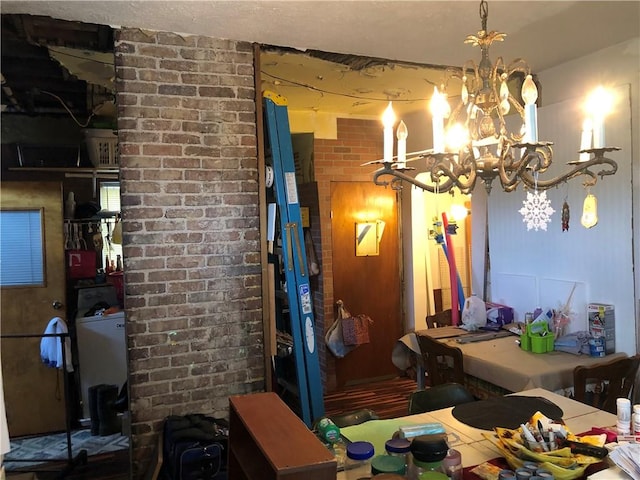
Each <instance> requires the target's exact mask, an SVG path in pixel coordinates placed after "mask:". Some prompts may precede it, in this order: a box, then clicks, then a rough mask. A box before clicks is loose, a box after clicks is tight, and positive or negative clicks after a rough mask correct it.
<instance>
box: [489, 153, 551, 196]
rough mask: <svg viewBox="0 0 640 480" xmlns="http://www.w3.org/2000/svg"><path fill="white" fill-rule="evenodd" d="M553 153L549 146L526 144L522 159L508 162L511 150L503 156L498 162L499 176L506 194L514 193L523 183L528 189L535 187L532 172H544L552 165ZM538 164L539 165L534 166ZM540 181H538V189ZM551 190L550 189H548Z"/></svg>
mask: <svg viewBox="0 0 640 480" xmlns="http://www.w3.org/2000/svg"><path fill="white" fill-rule="evenodd" d="M524 146H525V145H517V144H516V145H514V146H513V147H512V148H518V147H524ZM552 157H553V151H552V150H551V147H550V146H549V144H535V145H534V144H526V150H525V152H524V154H523V155H522V158H521V159H520V160H518V161H516V162H513V163H511V162H510V163H508V164H507V162H506V160H507V159H508V158H512V154H511V149H509V151H508V152H506V154H505V155H502V156H501V158H500V161H499V162H498V176H499V178H500V184H501V185H502V188H503V189H504V191H505V192H512V191H514V190H515V189H516V188H517V187H518V184H519V183H520V182H521V181H522V182H523V183H524V184H525V185H527V186H528V187H532V188H533V187H534V185H535V179H534V178H533V175H531V173H530V172H538V173H540V172H544V171H546V170H547V168H548V167H549V165H550V164H551V158H552ZM532 162H537V165H532ZM539 186H540V181H539V180H538V187H539ZM547 188H549V187H547Z"/></svg>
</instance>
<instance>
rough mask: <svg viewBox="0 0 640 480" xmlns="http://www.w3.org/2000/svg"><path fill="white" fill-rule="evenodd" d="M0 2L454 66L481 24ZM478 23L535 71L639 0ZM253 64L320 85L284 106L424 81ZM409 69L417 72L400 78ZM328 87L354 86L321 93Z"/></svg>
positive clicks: (500, 12)
mask: <svg viewBox="0 0 640 480" xmlns="http://www.w3.org/2000/svg"><path fill="white" fill-rule="evenodd" d="M0 8H1V11H2V13H27V14H35V15H46V16H51V17H54V18H59V19H63V20H78V21H83V22H88V23H97V24H105V25H111V26H114V27H119V26H124V27H139V28H143V29H149V30H159V31H169V32H176V33H181V34H197V35H206V36H210V37H215V38H227V39H233V40H244V41H250V42H257V43H261V44H268V45H276V46H283V47H293V48H295V49H298V50H300V51H304V50H322V51H326V52H334V53H345V54H355V55H364V56H371V57H379V58H386V59H390V60H397V61H402V62H416V63H420V64H429V65H441V66H442V65H455V66H460V65H462V64H463V63H464V62H465V61H466V60H467V59H475V60H476V61H477V59H478V58H479V50H478V48H476V47H471V46H468V45H464V44H463V41H464V39H465V37H466V36H467V35H469V34H475V33H477V31H478V30H480V27H481V24H480V17H479V2H477V1H462V0H457V1H364V0H363V1H359V0H351V1H348V0H344V1H231V0H229V1H221V0H217V1H216V0H209V1H171V2H167V1H150V0H147V1H11V0H2V2H1V3H0ZM487 26H488V29H489V30H497V31H499V32H504V33H507V34H508V36H507V38H506V40H505V42H504V43H496V44H494V45H493V46H492V49H491V54H492V58H497V57H498V56H502V57H503V58H504V60H505V61H507V62H509V61H511V60H514V59H515V58H517V57H522V58H525V59H526V60H527V61H528V63H529V65H530V67H531V69H532V71H533V72H534V73H535V72H536V71H541V70H544V69H547V68H550V67H553V66H555V65H558V64H560V63H563V62H566V61H567V60H570V59H572V58H576V57H580V56H582V55H585V54H587V53H589V52H592V51H595V50H599V49H602V48H605V47H607V46H610V45H614V44H617V43H620V42H622V41H625V40H628V39H630V38H634V37H638V36H640V2H638V1H637V0H633V1H618V2H615V1H499V0H494V1H491V2H489V18H488V25H487ZM303 57H304V58H303ZM300 65H302V66H300ZM262 70H263V80H264V81H265V82H266V84H265V86H269V85H271V86H274V84H273V82H275V81H276V79H275V78H274V77H273V76H272V75H275V76H280V77H283V76H284V77H286V80H293V81H295V82H297V83H302V84H304V85H311V86H313V87H315V88H317V89H319V90H322V91H323V92H324V93H322V92H318V91H317V90H314V89H313V88H307V87H301V86H300V85H298V86H294V87H293V88H292V89H286V88H284V85H285V83H287V82H282V81H280V82H279V83H280V85H276V86H275V87H274V88H276V89H278V91H279V93H281V94H283V95H284V96H286V97H287V98H288V100H289V104H290V108H294V107H296V106H298V105H299V106H300V108H308V109H313V110H319V109H331V108H337V107H335V106H334V105H333V103H332V102H334V101H336V100H338V99H341V100H340V101H341V102H343V103H344V100H346V105H347V106H346V107H344V108H349V109H350V110H349V111H350V112H351V113H352V114H356V115H368V114H371V112H372V110H371V108H373V109H375V110H376V111H377V112H378V113H379V112H381V111H382V107H381V105H380V104H381V103H382V102H373V101H370V100H368V99H370V98H376V99H381V100H382V101H386V100H387V99H396V98H397V99H400V98H403V99H405V100H406V99H410V98H418V99H424V98H427V96H430V94H431V91H432V90H433V86H432V82H433V80H430V79H429V78H427V76H428V74H427V73H425V72H424V71H422V70H421V69H418V68H407V67H406V66H397V65H395V66H394V65H388V66H386V67H384V68H383V67H376V68H372V69H368V70H363V71H360V72H352V71H349V69H348V68H346V67H344V66H342V65H338V64H332V63H330V62H325V61H323V60H317V59H314V60H313V61H311V60H309V59H307V58H306V56H304V55H303V56H300V55H298V56H296V55H291V54H287V55H280V54H278V55H265V56H263V58H262ZM382 73H384V78H383V79H382V78H381V77H382ZM284 77H283V78H284ZM409 77H416V80H414V81H413V82H411V83H406V84H405V83H403V81H404V80H406V79H407V78H409ZM362 80H364V84H362V83H361V81H362ZM425 87H426V88H425ZM333 89H338V90H342V91H344V92H348V93H351V94H352V93H353V92H356V94H354V95H353V96H337V95H330V94H329V93H328V92H331V91H333ZM301 93H302V94H304V95H301ZM354 96H355V97H358V98H353V97H354ZM407 103H408V102H407ZM368 108H369V109H368Z"/></svg>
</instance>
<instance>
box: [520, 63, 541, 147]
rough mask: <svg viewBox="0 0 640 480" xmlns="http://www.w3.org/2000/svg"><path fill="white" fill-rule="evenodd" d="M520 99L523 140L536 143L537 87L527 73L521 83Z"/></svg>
mask: <svg viewBox="0 0 640 480" xmlns="http://www.w3.org/2000/svg"><path fill="white" fill-rule="evenodd" d="M522 99H523V100H524V125H525V138H524V140H525V142H527V143H536V142H537V141H538V110H537V107H536V100H538V89H537V88H536V84H535V83H534V82H533V78H532V77H531V75H527V76H526V77H525V79H524V83H523V84H522Z"/></svg>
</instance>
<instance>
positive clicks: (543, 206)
mask: <svg viewBox="0 0 640 480" xmlns="http://www.w3.org/2000/svg"><path fill="white" fill-rule="evenodd" d="M522 205H523V207H522V208H521V209H520V210H519V212H520V214H521V215H522V221H523V222H526V224H527V230H531V229H532V228H533V229H535V230H536V231H538V229H542V230H545V231H546V230H547V224H548V223H550V222H551V215H553V213H554V212H555V210H554V209H553V208H551V201H549V200H548V199H547V192H542V193H538V191H537V190H536V191H535V192H534V193H530V192H527V199H526V200H523V201H522Z"/></svg>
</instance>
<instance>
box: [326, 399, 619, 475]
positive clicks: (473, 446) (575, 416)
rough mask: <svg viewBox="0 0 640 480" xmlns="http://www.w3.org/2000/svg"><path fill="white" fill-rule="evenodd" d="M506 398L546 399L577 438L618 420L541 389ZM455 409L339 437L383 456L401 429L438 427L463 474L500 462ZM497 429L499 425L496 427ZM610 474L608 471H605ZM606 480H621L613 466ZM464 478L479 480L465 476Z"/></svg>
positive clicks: (368, 425)
mask: <svg viewBox="0 0 640 480" xmlns="http://www.w3.org/2000/svg"><path fill="white" fill-rule="evenodd" d="M509 396H526V397H537V398H541V399H546V401H549V402H551V404H553V405H555V406H557V407H558V408H559V409H560V410H561V412H562V421H564V423H565V424H566V426H567V427H568V429H569V431H571V432H573V433H575V434H580V433H583V432H588V431H590V430H591V429H592V428H594V427H597V428H607V429H609V430H613V431H615V426H616V421H617V417H616V415H614V414H612V413H609V412H606V411H603V410H599V409H598V408H596V407H593V406H591V405H587V404H584V403H580V402H577V401H575V400H573V399H571V398H568V397H564V396H562V395H558V394H556V393H554V392H551V391H549V390H545V389H543V388H533V389H528V390H524V391H520V392H517V393H514V394H511V395H509ZM454 408H455V407H449V408H443V409H440V410H435V411H431V412H426V413H420V414H415V415H409V416H405V417H399V418H395V419H387V420H370V421H368V422H365V423H363V424H360V425H353V426H349V427H345V428H343V429H341V434H342V436H343V437H344V438H345V439H346V440H347V441H349V442H355V441H368V442H371V443H372V444H373V445H374V450H375V452H376V454H378V453H384V451H385V450H384V444H385V442H386V440H388V439H389V438H392V436H393V435H394V433H395V432H397V431H398V430H399V429H400V428H401V427H408V426H412V425H413V426H415V425H424V424H441V425H442V427H443V428H444V430H445V432H446V435H447V443H448V446H449V448H454V449H456V450H457V451H459V452H460V454H461V457H462V466H463V468H465V471H467V470H468V468H467V467H473V466H476V465H479V464H482V463H484V462H492V461H495V460H496V459H500V457H502V454H501V452H500V450H499V449H498V448H497V447H496V446H495V445H494V444H493V443H492V441H490V440H488V439H487V438H486V435H487V434H488V433H490V430H485V429H482V428H477V427H474V426H471V425H468V424H466V423H464V422H462V421H460V420H458V418H456V416H454V412H453V410H454ZM496 426H500V425H496ZM602 468H603V469H606V468H609V466H608V465H606V464H604V465H602ZM608 471H609V470H608ZM610 473H611V474H610V476H609V477H606V476H605V477H602V478H611V479H616V478H624V477H623V476H616V475H619V474H620V470H619V469H617V467H615V466H612V467H611V470H610ZM336 478H337V480H344V479H346V476H345V473H344V471H339V472H338V474H337V477H336ZM464 478H465V479H466V478H474V479H475V478H478V477H475V476H468V475H467V474H465V477H464Z"/></svg>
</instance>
